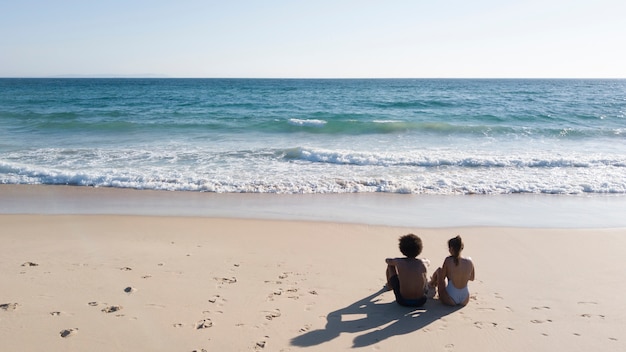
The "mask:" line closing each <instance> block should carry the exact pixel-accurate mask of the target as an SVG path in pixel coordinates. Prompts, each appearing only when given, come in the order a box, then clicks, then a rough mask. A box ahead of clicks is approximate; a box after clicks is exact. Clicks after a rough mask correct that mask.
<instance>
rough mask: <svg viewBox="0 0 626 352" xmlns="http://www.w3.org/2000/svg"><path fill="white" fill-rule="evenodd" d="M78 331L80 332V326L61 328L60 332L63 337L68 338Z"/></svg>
mask: <svg viewBox="0 0 626 352" xmlns="http://www.w3.org/2000/svg"><path fill="white" fill-rule="evenodd" d="M77 332H78V328H72V329H63V330H61V332H60V333H59V334H60V335H61V337H62V338H66V337H69V336H72V335H75V334H76V333H77Z"/></svg>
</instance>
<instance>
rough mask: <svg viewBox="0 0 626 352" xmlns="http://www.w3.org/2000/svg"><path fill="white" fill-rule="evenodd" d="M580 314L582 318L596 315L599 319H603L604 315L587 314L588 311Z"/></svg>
mask: <svg viewBox="0 0 626 352" xmlns="http://www.w3.org/2000/svg"><path fill="white" fill-rule="evenodd" d="M580 316H581V317H583V318H593V317H598V318H600V319H604V315H602V314H588V313H585V314H581V315H580Z"/></svg>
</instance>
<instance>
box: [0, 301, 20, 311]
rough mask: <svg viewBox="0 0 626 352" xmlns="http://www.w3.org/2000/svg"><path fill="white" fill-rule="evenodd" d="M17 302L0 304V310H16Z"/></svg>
mask: <svg viewBox="0 0 626 352" xmlns="http://www.w3.org/2000/svg"><path fill="white" fill-rule="evenodd" d="M18 306H19V304H17V303H4V304H0V310H4V311H6V312H8V311H13V310H16V309H17V307H18Z"/></svg>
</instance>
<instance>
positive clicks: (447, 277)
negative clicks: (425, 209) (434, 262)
mask: <svg viewBox="0 0 626 352" xmlns="http://www.w3.org/2000/svg"><path fill="white" fill-rule="evenodd" d="M448 250H449V251H450V256H449V257H447V258H446V259H445V260H444V261H443V265H442V266H441V267H440V268H437V270H436V271H435V273H434V274H433V275H432V276H431V279H430V281H428V280H427V279H426V266H425V265H424V261H422V259H418V258H417V256H418V255H419V254H420V253H421V252H422V240H421V239H420V238H419V237H417V236H415V235H414V234H408V235H405V236H402V237H400V252H402V254H404V255H405V256H406V257H405V258H387V259H385V262H387V289H388V290H393V293H394V294H395V296H396V302H398V304H400V305H403V306H410V307H421V306H423V305H424V303H426V297H427V296H430V297H434V295H435V291H438V292H439V301H441V303H443V304H446V305H449V306H456V305H462V306H464V305H466V304H467V303H468V302H469V298H470V294H469V288H468V287H467V283H468V281H470V280H472V281H473V280H474V264H473V263H472V260H471V259H470V258H463V257H461V251H462V250H463V241H462V240H461V236H456V237H454V238H452V239H450V240H449V241H448ZM446 281H447V284H446Z"/></svg>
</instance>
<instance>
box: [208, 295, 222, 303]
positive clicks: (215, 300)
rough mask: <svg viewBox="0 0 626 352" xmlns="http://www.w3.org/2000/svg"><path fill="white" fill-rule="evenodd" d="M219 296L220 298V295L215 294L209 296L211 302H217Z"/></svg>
mask: <svg viewBox="0 0 626 352" xmlns="http://www.w3.org/2000/svg"><path fill="white" fill-rule="evenodd" d="M219 298H220V295H215V296H213V297H211V298H209V302H211V303H215V302H217V300H218V299H219Z"/></svg>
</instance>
